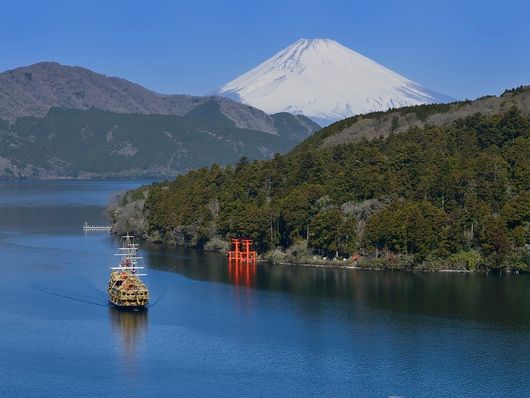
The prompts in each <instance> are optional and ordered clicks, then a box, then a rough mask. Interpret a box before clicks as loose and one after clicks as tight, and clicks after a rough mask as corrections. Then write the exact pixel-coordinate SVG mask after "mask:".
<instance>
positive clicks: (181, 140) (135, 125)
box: [0, 100, 296, 179]
mask: <svg viewBox="0 0 530 398" xmlns="http://www.w3.org/2000/svg"><path fill="white" fill-rule="evenodd" d="M295 144H296V142H295V141H292V140H288V139H285V138H282V137H279V136H277V135H272V134H266V133H263V132H259V131H255V130H248V129H241V128H238V127H236V126H235V124H234V122H233V121H232V120H230V119H228V118H227V117H226V116H225V115H224V114H223V113H222V112H221V111H220V106H219V103H218V102H216V101H214V100H211V101H207V102H205V103H203V104H201V105H199V106H197V107H195V108H194V109H193V110H192V111H190V112H188V113H186V114H185V115H184V116H174V115H143V114H126V113H115V112H107V111H101V110H98V109H95V108H92V109H90V110H87V111H81V110H74V109H64V108H52V109H51V110H50V111H49V112H48V114H47V115H46V117H44V118H37V117H23V118H18V119H17V121H16V123H14V124H12V125H11V126H10V125H9V124H8V123H6V122H3V123H0V179H11V178H88V177H119V176H122V177H139V176H161V177H169V176H174V175H175V174H178V173H182V172H184V171H187V170H190V169H194V168H198V167H202V166H209V165H211V164H213V163H220V164H232V163H236V162H237V161H238V160H239V159H240V158H241V157H242V156H246V157H248V158H252V159H269V158H271V157H273V156H274V154H275V153H283V152H285V151H287V150H289V149H290V148H292V147H293V146H294V145H295Z"/></svg>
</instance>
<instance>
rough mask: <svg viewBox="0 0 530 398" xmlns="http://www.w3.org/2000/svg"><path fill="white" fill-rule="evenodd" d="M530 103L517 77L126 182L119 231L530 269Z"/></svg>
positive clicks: (383, 262)
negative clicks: (290, 146)
mask: <svg viewBox="0 0 530 398" xmlns="http://www.w3.org/2000/svg"><path fill="white" fill-rule="evenodd" d="M527 101H528V88H519V89H515V90H510V91H508V92H506V93H505V94H504V95H503V96H501V97H500V98H484V99H479V100H477V101H470V102H465V103H458V104H452V105H443V106H440V105H431V106H421V107H415V108H409V109H403V110H401V111H403V114H401V113H400V112H401V111H400V110H393V111H389V112H386V113H379V114H373V115H368V116H364V117H358V118H352V119H347V120H344V121H342V122H339V123H336V124H334V125H332V126H330V127H329V128H327V129H323V130H322V131H320V132H319V133H318V134H317V135H316V136H314V137H311V138H309V139H308V140H307V141H305V142H304V143H302V144H301V145H300V146H298V147H297V148H296V149H295V150H294V151H292V152H290V153H289V154H287V155H285V156H276V157H274V159H272V160H270V161H256V162H251V163H249V162H247V161H240V162H239V163H238V164H237V165H236V166H235V167H227V168H224V169H223V168H220V167H218V166H213V167H211V168H203V169H200V170H196V171H193V172H190V173H188V174H186V175H183V176H179V177H177V178H176V180H175V181H173V182H169V183H163V184H155V185H153V186H151V187H146V188H143V189H141V190H138V191H133V192H130V193H128V194H127V195H125V196H124V197H123V199H122V202H121V204H120V206H119V207H118V209H117V210H116V211H115V212H114V219H115V230H117V231H119V230H121V229H124V228H126V229H128V230H133V229H134V230H136V232H137V233H141V234H143V235H144V237H146V238H147V239H150V240H153V241H160V242H166V243H171V244H178V245H192V246H198V247H203V246H206V247H213V246H219V247H222V246H223V245H225V243H223V242H226V241H227V240H228V238H230V237H232V236H238V235H243V236H251V237H252V238H253V239H254V240H255V241H256V243H257V247H258V249H259V251H260V252H261V253H265V252H268V256H270V257H271V258H275V259H277V261H291V262H300V261H312V260H311V259H312V258H313V257H312V256H313V255H316V256H317V257H318V256H327V257H330V256H331V257H335V256H340V257H342V256H345V257H349V256H351V255H352V254H354V253H355V254H358V255H360V256H361V258H360V260H359V261H358V262H357V263H356V264H357V265H359V266H366V267H376V268H400V269H402V268H405V269H415V270H416V269H429V270H437V269H453V270H468V271H476V270H513V269H516V270H526V271H529V270H530V248H529V244H530V117H529V112H528V102H527ZM474 110H475V111H477V110H482V111H483V112H482V113H473V111H474ZM463 112H464V114H463ZM400 115H401V116H403V118H400ZM407 115H408V116H407ZM442 116H443V119H444V120H443V122H439V123H434V122H433V121H435V120H438V119H437V118H440V120H441V119H442ZM394 117H398V121H397V126H396V123H395V122H392V120H394ZM408 117H410V118H411V122H410V124H409V125H408V127H406V124H405V123H404V121H405V120H406V119H407V118H408ZM363 120H369V121H371V123H376V122H377V121H385V123H386V122H389V123H390V124H391V126H392V125H393V127H395V128H394V129H393V130H394V131H393V132H394V134H390V133H388V134H387V133H385V132H384V131H383V130H381V134H377V133H378V129H377V128H375V127H374V128H372V130H371V131H372V132H374V133H376V134H371V135H362V134H361V133H359V132H360V131H362V128H361V127H360V126H362V123H363V122H362V121H363ZM419 122H421V123H423V124H422V125H415V123H419ZM348 129H349V130H348ZM346 131H348V133H345V132H346ZM341 134H342V135H341ZM379 135H383V136H386V137H382V138H377V139H371V140H368V139H362V138H363V137H364V138H367V137H374V136H379ZM339 136H340V137H343V138H344V139H341V140H337V141H333V140H334V139H335V138H336V137H339ZM132 219H134V220H136V221H135V222H132V221H131V220H132ZM318 258H321V257H318ZM278 259H279V260H278ZM282 259H283V260H282ZM320 261H322V259H321V260H320ZM341 263H342V262H341ZM348 263H351V262H346V264H348Z"/></svg>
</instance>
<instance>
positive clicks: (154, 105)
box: [0, 62, 319, 138]
mask: <svg viewBox="0 0 530 398" xmlns="http://www.w3.org/2000/svg"><path fill="white" fill-rule="evenodd" d="M212 101H213V102H216V103H217V104H218V107H219V109H220V111H221V113H223V115H224V116H226V117H227V118H228V119H230V120H231V121H232V122H233V123H234V124H235V126H236V127H238V128H240V129H247V130H255V131H262V132H266V133H270V134H274V135H279V134H282V132H283V130H282V129H280V128H278V126H277V125H276V122H275V117H274V116H271V115H268V114H266V113H265V112H263V111H261V110H259V109H256V108H253V107H250V106H248V105H243V104H239V103H237V102H234V101H232V100H229V99H227V98H223V97H197V96H189V95H163V94H159V93H156V92H154V91H151V90H148V89H146V88H144V87H142V86H140V85H138V84H135V83H132V82H130V81H127V80H125V79H121V78H118V77H109V76H106V75H103V74H100V73H96V72H93V71H91V70H88V69H86V68H82V67H78V66H67V65H61V64H58V63H56V62H41V63H37V64H34V65H30V66H25V67H20V68H16V69H13V70H8V71H5V72H3V73H0V119H4V120H8V121H9V122H11V123H14V122H15V121H16V119H17V118H20V117H26V116H34V117H44V116H46V114H47V113H48V111H49V110H50V109H51V108H52V107H60V108H68V109H78V110H89V109H91V108H97V109H101V110H104V111H110V112H115V113H140V114H157V115H176V116H183V115H185V114H186V113H188V112H190V111H192V110H193V109H195V108H196V107H197V106H200V105H203V104H205V103H206V102H212ZM283 117H284V118H285V117H290V123H291V124H293V125H296V128H295V130H296V133H295V135H296V136H297V137H301V138H305V137H307V136H308V135H310V134H311V133H312V132H314V131H315V130H317V129H318V128H319V126H318V125H316V124H315V123H313V122H311V121H310V120H309V119H306V118H304V117H301V116H296V117H295V116H291V115H288V116H285V115H283ZM286 138H292V135H291V136H290V137H286Z"/></svg>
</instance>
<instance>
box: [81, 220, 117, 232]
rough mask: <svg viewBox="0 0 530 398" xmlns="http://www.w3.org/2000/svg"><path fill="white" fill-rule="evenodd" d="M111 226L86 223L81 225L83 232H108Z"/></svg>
mask: <svg viewBox="0 0 530 398" xmlns="http://www.w3.org/2000/svg"><path fill="white" fill-rule="evenodd" d="M111 229H112V226H111V225H90V224H89V223H88V222H87V221H85V223H84V224H83V231H110V230H111Z"/></svg>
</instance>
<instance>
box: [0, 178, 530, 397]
mask: <svg viewBox="0 0 530 398" xmlns="http://www.w3.org/2000/svg"><path fill="white" fill-rule="evenodd" d="M142 183H146V181H43V182H16V183H14V182H8V183H0V256H1V260H0V267H1V277H0V292H1V294H0V328H1V332H0V396H5V397H13V396H24V397H26V396H39V397H46V396H54V397H62V396H64V397H72V396H98V395H99V396H110V395H114V396H120V397H126V396H131V397H147V396H157V397H166V396H167V397H170V396H171V397H173V396H225V397H234V396H236V397H237V396H245V397H247V396H289V397H291V396H300V397H308V396H317V397H321V396H353V397H356V396H360V397H390V396H392V397H420V396H421V397H431V396H432V397H439V396H444V397H463V396H481V397H489V396H491V397H499V396H503V397H508V396H511V397H523V396H530V376H529V375H530V344H529V341H530V339H529V338H530V307H529V304H530V275H517V276H516V275H501V276H498V275H497V276H495V275H468V274H435V273H429V274H427V273H422V274H411V273H405V272H378V271H358V270H348V269H333V268H316V267H293V266H270V265H262V264H259V265H256V266H246V265H245V266H234V265H232V266H229V265H228V264H227V262H226V260H225V258H224V256H221V255H218V254H213V253H199V252H196V251H193V250H186V249H173V248H167V247H161V246H156V245H142V255H143V256H144V263H145V265H146V267H147V274H148V276H146V277H145V278H144V279H145V281H146V282H147V284H148V286H149V288H150V291H151V306H150V308H149V310H148V311H147V312H136V313H135V312H132V313H131V312H122V311H118V310H116V309H114V308H112V307H110V306H109V305H108V304H107V296H106V286H107V281H108V276H109V272H110V270H109V267H110V266H111V265H113V262H114V261H115V257H114V256H113V254H114V253H115V251H116V249H117V247H118V244H119V241H118V240H117V238H116V237H113V236H112V235H110V234H108V233H105V232H90V233H83V231H82V228H81V226H82V223H83V222H84V221H88V222H89V223H94V224H96V223H106V222H107V221H106V219H105V212H104V208H105V206H106V204H107V203H108V201H109V200H110V198H111V197H112V196H113V195H115V194H116V193H118V192H120V191H123V190H126V189H130V188H134V187H136V186H138V185H140V184H142Z"/></svg>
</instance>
